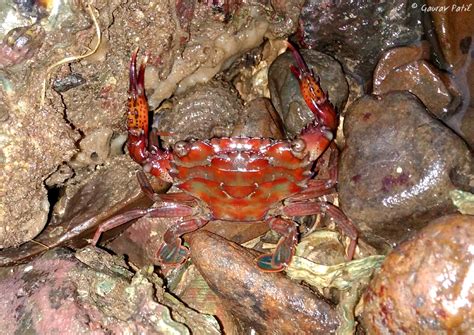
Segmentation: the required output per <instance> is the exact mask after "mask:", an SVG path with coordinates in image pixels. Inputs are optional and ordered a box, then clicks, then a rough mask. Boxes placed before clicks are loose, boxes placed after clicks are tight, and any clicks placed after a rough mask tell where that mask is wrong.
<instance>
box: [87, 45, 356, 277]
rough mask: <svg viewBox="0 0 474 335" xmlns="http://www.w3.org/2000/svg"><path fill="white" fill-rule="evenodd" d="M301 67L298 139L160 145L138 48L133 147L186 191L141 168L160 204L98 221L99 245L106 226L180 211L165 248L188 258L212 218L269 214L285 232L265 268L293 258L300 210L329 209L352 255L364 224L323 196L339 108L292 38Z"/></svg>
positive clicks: (330, 182) (263, 261) (162, 256)
mask: <svg viewBox="0 0 474 335" xmlns="http://www.w3.org/2000/svg"><path fill="white" fill-rule="evenodd" d="M288 47H289V49H290V50H291V51H292V54H293V56H294V59H295V62H296V64H297V66H293V65H291V67H290V68H291V71H292V72H293V74H294V75H295V76H296V78H297V79H298V81H299V84H300V90H301V92H302V95H303V97H304V99H305V102H306V103H307V105H308V107H309V108H310V109H311V111H312V112H313V114H314V119H313V120H312V121H311V122H310V123H308V124H307V125H306V127H305V128H304V129H303V130H302V131H301V133H300V135H299V136H297V138H295V139H293V140H273V139H268V138H249V137H236V138H212V139H209V140H190V141H179V142H176V143H175V144H174V146H173V148H172V149H170V150H166V149H163V148H161V147H160V146H159V144H158V143H159V142H158V135H157V134H156V133H153V132H152V133H151V134H149V121H148V105H147V99H146V96H145V89H144V75H145V66H146V59H145V60H144V61H143V62H142V63H141V65H140V67H139V69H138V71H137V66H136V59H137V53H138V50H137V51H135V52H134V53H133V55H132V57H131V61H130V89H129V110H128V150H129V152H130V156H131V157H132V158H133V159H134V160H135V161H136V162H137V163H139V164H141V165H142V166H143V170H144V171H145V172H149V173H151V174H152V175H154V176H156V177H158V178H160V179H162V180H164V181H168V182H172V183H174V185H176V186H177V187H178V188H179V189H180V190H182V192H180V193H171V194H160V195H158V194H153V190H152V188H151V186H150V183H149V182H148V180H147V178H146V176H145V174H144V173H143V172H141V171H140V172H139V173H138V174H137V176H138V180H139V182H140V185H141V186H142V189H143V191H144V192H145V193H146V194H147V195H149V196H150V197H152V198H154V199H155V200H157V201H158V204H157V206H155V207H152V208H148V209H136V210H131V211H129V212H126V213H124V214H121V215H118V216H116V217H114V218H112V219H110V220H108V221H106V222H104V223H103V224H101V225H100V226H99V228H98V229H97V231H96V233H95V235H94V238H93V240H92V243H93V244H96V243H97V241H98V240H99V238H100V235H101V234H102V232H104V231H107V230H109V229H112V228H114V227H117V226H119V225H121V224H123V223H125V222H128V221H130V220H133V219H136V218H139V217H142V216H144V215H150V216H152V217H176V218H177V219H178V222H176V224H175V225H173V226H172V227H171V228H169V229H168V230H167V231H166V233H165V235H164V237H163V240H164V242H163V244H162V246H161V247H160V249H159V251H158V259H159V261H160V262H162V263H164V264H180V263H182V262H184V261H185V260H186V259H187V257H188V253H189V252H188V250H187V249H186V248H185V247H184V246H182V245H181V242H182V241H181V235H183V234H186V233H189V232H192V231H194V230H196V229H198V228H201V227H202V226H204V225H205V224H206V223H207V222H209V221H210V220H215V219H218V220H223V221H239V222H244V223H245V222H255V221H262V220H264V221H266V222H268V224H269V227H270V228H271V229H273V230H274V231H276V232H277V233H279V234H280V235H281V236H282V237H281V239H280V241H279V242H278V245H277V247H276V249H275V252H274V253H273V254H266V255H263V256H260V257H259V258H257V265H258V266H259V267H260V268H261V269H262V270H265V271H281V270H283V269H284V268H285V267H286V266H287V265H288V264H289V262H290V260H291V258H292V256H293V253H294V250H295V246H296V243H297V235H298V234H297V224H296V223H295V222H294V221H292V220H291V217H293V216H303V215H313V214H317V213H325V214H328V215H330V216H331V217H332V218H333V219H334V220H335V222H336V223H337V224H338V225H339V227H340V228H341V230H342V231H343V233H344V234H345V235H346V236H348V237H349V238H350V240H351V242H350V243H349V246H348V249H347V256H348V258H352V256H353V254H354V250H355V246H356V242H357V230H356V229H355V228H354V226H353V225H352V223H351V221H350V220H348V219H347V218H346V216H345V215H344V214H343V213H342V212H341V211H340V210H339V209H338V208H337V207H336V206H334V205H332V204H330V203H327V202H321V201H317V199H316V198H317V197H319V196H321V195H323V194H326V193H328V191H329V190H330V189H332V188H333V187H334V186H335V183H336V173H337V171H336V170H335V168H334V166H335V164H334V163H335V161H336V159H337V154H336V153H337V149H336V148H335V147H333V146H331V142H332V140H333V137H334V134H335V131H336V128H337V121H338V120H337V114H336V111H335V109H334V107H333V106H332V104H331V103H330V101H329V99H328V95H327V93H325V92H324V91H323V90H322V89H321V87H320V85H319V80H316V79H315V77H314V74H313V72H312V71H311V70H310V69H309V68H308V67H307V65H306V63H305V62H304V60H303V59H302V57H301V56H300V54H299V53H298V51H297V50H296V49H295V48H294V47H293V46H292V45H291V44H289V43H288ZM330 147H331V149H332V150H333V152H334V154H332V153H331V159H330V160H331V161H332V166H333V168H332V172H331V177H330V178H329V179H325V180H318V179H313V177H314V174H315V162H316V160H317V159H318V158H319V157H320V156H321V154H322V153H323V152H324V151H325V150H326V149H328V148H330Z"/></svg>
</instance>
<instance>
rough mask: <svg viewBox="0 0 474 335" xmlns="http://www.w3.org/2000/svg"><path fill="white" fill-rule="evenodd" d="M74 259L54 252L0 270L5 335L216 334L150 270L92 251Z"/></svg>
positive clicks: (214, 325) (211, 323) (211, 324)
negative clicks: (133, 270)
mask: <svg viewBox="0 0 474 335" xmlns="http://www.w3.org/2000/svg"><path fill="white" fill-rule="evenodd" d="M76 257H77V258H75V257H74V254H73V253H71V252H70V251H67V250H65V249H57V250H54V251H50V252H48V253H47V254H45V255H43V256H42V257H40V258H37V259H36V260H35V261H33V262H31V263H30V264H28V265H22V266H18V267H16V268H11V269H9V270H8V269H3V270H2V272H1V275H0V287H1V288H2V292H4V293H5V294H4V295H3V302H4V303H3V304H2V307H0V309H1V310H0V314H1V315H2V320H1V321H0V325H1V327H2V329H3V331H4V332H6V333H9V334H13V333H15V332H16V333H22V334H24V333H29V332H34V333H35V334H51V333H54V332H56V333H74V334H104V333H114V334H118V333H123V332H130V333H169V332H178V333H180V334H189V332H190V330H192V331H193V332H197V333H199V332H204V333H206V334H208V333H209V334H218V333H219V332H218V329H219V326H218V324H217V322H216V321H215V320H213V319H212V318H209V317H206V316H204V315H200V314H198V313H196V312H194V311H192V310H189V309H187V308H186V307H185V306H184V305H182V304H180V303H179V302H177V301H176V300H175V299H173V298H172V297H170V296H167V295H166V293H165V292H164V290H163V289H162V288H161V286H162V285H163V284H162V282H161V281H160V280H159V279H158V277H156V276H153V275H152V274H151V272H147V271H146V270H142V271H139V272H138V273H137V274H135V275H133V274H132V273H131V272H130V271H129V270H128V268H127V265H126V264H125V262H123V261H122V260H120V259H119V258H114V257H113V256H110V255H108V254H107V253H105V252H104V251H100V252H99V251H97V250H96V249H92V248H89V249H84V250H81V251H79V252H78V253H77V254H76ZM78 259H79V260H80V261H79V260H78ZM171 310H172V311H173V316H172V315H171V313H170V311H171ZM175 319H178V320H180V321H181V322H186V324H187V326H185V325H184V324H183V323H180V322H177V321H175Z"/></svg>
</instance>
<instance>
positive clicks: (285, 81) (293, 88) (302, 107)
mask: <svg viewBox="0 0 474 335" xmlns="http://www.w3.org/2000/svg"><path fill="white" fill-rule="evenodd" d="M300 52H301V55H302V56H303V58H304V59H305V61H306V63H307V65H308V67H309V68H310V69H313V71H314V74H315V76H319V77H320V78H321V87H322V88H323V90H324V91H327V92H329V99H330V100H331V102H332V103H333V105H334V106H335V107H336V109H337V110H338V111H341V110H342V109H343V108H344V104H345V102H346V100H347V96H348V94H349V92H348V85H347V82H346V79H345V77H344V73H343V72H342V68H341V65H340V64H339V63H338V62H337V61H336V60H334V59H333V58H332V57H330V56H328V55H325V54H323V53H320V52H317V51H313V50H300ZM291 64H293V65H294V64H295V62H294V59H293V56H292V55H291V53H290V52H286V53H284V54H282V55H280V56H279V57H278V58H277V59H276V60H275V62H273V64H272V65H271V66H270V70H269V75H268V77H269V79H268V84H269V88H270V94H271V98H272V102H273V105H274V106H275V109H276V110H277V111H278V113H279V114H280V116H281V117H282V119H283V123H284V124H285V128H286V130H287V133H288V135H289V136H295V135H297V134H299V133H300V131H301V129H302V128H303V127H304V126H305V125H306V124H307V123H308V122H309V121H311V120H312V119H313V113H312V112H311V111H310V109H309V108H308V107H307V105H306V103H305V101H304V100H303V97H302V96H301V92H300V87H299V84H298V80H297V79H296V78H295V76H294V75H293V73H291V71H290V65H291Z"/></svg>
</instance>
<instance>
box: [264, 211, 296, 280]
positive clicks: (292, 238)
mask: <svg viewBox="0 0 474 335" xmlns="http://www.w3.org/2000/svg"><path fill="white" fill-rule="evenodd" d="M268 224H269V226H270V228H271V229H272V230H274V231H275V232H277V233H279V234H281V235H282V237H281V238H280V241H278V244H277V247H276V249H275V252H274V253H273V254H265V255H262V256H260V257H258V258H257V265H258V267H259V268H260V269H262V270H263V271H268V272H278V271H282V270H283V269H284V268H285V267H286V266H287V265H288V264H289V263H290V261H291V258H292V257H293V254H294V253H295V246H296V243H297V242H298V238H297V235H298V232H297V230H296V224H295V223H294V222H293V221H291V220H285V219H282V218H272V219H270V220H268Z"/></svg>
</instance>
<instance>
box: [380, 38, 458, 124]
mask: <svg viewBox="0 0 474 335" xmlns="http://www.w3.org/2000/svg"><path fill="white" fill-rule="evenodd" d="M427 56H428V49H427V46H426V44H422V45H420V46H419V47H417V46H410V47H402V48H396V49H392V50H390V51H388V52H386V53H385V54H384V55H383V56H382V58H381V59H380V61H379V63H378V64H377V67H376V69H375V72H374V82H373V94H377V95H382V94H386V93H388V92H391V91H409V92H411V93H413V94H414V95H416V96H417V97H418V98H419V99H420V100H421V101H422V102H423V104H424V105H425V106H426V107H427V108H428V110H429V111H430V112H431V113H433V114H434V115H435V116H436V117H438V118H439V119H445V118H447V117H448V116H449V114H452V113H453V112H454V111H455V109H456V107H458V105H459V103H460V93H459V92H458V91H456V90H455V88H454V86H455V85H454V82H453V78H451V77H450V76H449V75H448V74H447V73H443V72H441V71H439V70H438V69H436V68H435V67H434V66H433V65H431V64H430V63H428V62H427V61H426V60H424V59H426V57H427Z"/></svg>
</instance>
